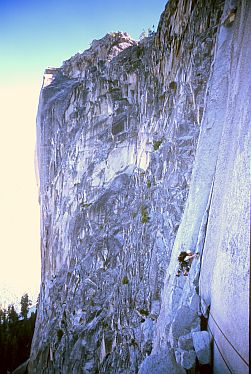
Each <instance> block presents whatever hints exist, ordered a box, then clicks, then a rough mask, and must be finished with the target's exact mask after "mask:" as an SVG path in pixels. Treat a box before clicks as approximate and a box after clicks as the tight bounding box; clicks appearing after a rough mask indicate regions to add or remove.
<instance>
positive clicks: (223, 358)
mask: <svg viewBox="0 0 251 374" xmlns="http://www.w3.org/2000/svg"><path fill="white" fill-rule="evenodd" d="M207 328H208V330H209V331H210V334H211V336H212V339H213V342H214V343H215V345H216V347H217V349H218V351H219V354H220V355H221V357H222V360H223V361H224V363H225V365H226V367H227V368H228V371H229V373H230V374H234V373H233V372H232V370H231V369H230V367H229V365H228V363H227V361H226V359H225V357H224V356H223V353H222V352H221V350H220V347H219V346H218V344H217V341H216V340H215V337H214V335H213V333H212V330H211V329H210V326H209V325H207Z"/></svg>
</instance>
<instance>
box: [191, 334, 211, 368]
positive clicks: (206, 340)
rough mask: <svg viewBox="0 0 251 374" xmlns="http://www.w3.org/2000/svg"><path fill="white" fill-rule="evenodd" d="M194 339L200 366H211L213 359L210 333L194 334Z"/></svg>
mask: <svg viewBox="0 0 251 374" xmlns="http://www.w3.org/2000/svg"><path fill="white" fill-rule="evenodd" d="M192 339H193V345H194V349H195V352H196V355H197V357H198V360H199V362H200V364H202V365H204V364H209V363H210V359H211V352H210V336H209V333H208V332H207V331H197V332H192Z"/></svg>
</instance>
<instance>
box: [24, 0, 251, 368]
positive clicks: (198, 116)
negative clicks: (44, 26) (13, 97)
mask: <svg viewBox="0 0 251 374" xmlns="http://www.w3.org/2000/svg"><path fill="white" fill-rule="evenodd" d="M244 5H245V6H246V8H247V9H248V10H249V7H248V5H247V4H246V3H245V2H244V1H243V2H242V3H241V4H239V6H238V8H237V10H238V11H237V13H236V11H235V7H234V8H233V6H232V5H231V4H230V3H229V4H228V3H227V4H226V5H225V11H224V13H223V16H222V10H223V9H222V7H223V4H222V3H221V4H218V2H214V1H209V2H207V4H205V2H204V1H202V0H201V1H200V0H198V1H196V2H192V1H189V0H179V1H172V0H171V1H169V2H168V4H167V6H166V9H165V11H164V12H163V14H162V15H161V18H160V23H159V27H158V31H157V33H156V34H155V35H154V36H152V37H149V38H145V39H143V40H142V41H141V42H135V41H133V40H132V39H131V38H130V36H129V35H128V34H126V33H111V34H107V35H106V36H105V37H104V38H103V39H101V40H96V41H94V42H93V43H92V45H91V47H90V49H89V50H87V51H85V52H84V53H82V54H77V55H75V56H73V57H72V58H71V59H69V60H68V61H66V62H64V64H63V66H62V67H61V68H49V69H47V70H46V72H45V77H44V84H43V88H42V91H41V95H40V104H39V110H38V121H37V154H38V164H39V174H40V205H41V251H42V284H41V291H40V302H39V311H38V317H37V323H36V330H35V336H34V339H33V345H32V352H31V358H30V364H29V372H30V373H97V372H99V373H116V374H117V373H124V374H125V373H136V372H138V371H139V372H141V373H150V372H152V371H153V370H155V371H156V372H158V373H162V372H163V373H165V372H167V371H171V372H173V373H175V372H177V373H183V372H184V368H185V369H190V368H192V367H193V366H194V364H195V360H196V351H195V348H194V344H193V333H194V331H197V335H196V336H198V338H197V340H196V341H198V342H199V343H198V344H197V343H196V344H197V345H198V346H199V347H200V345H199V344H201V345H202V343H200V340H199V337H200V335H198V334H199V331H200V318H199V314H200V308H199V306H200V303H201V302H202V304H203V306H209V305H210V303H212V300H214V304H215V305H217V303H218V302H219V295H217V292H218V291H215V290H217V287H214V286H213V285H214V284H216V283H217V275H212V273H211V272H210V269H212V270H215V269H216V266H215V264H216V263H217V262H216V261H215V258H216V256H219V258H220V256H223V255H224V253H225V252H227V251H228V250H230V249H229V248H230V247H228V245H227V244H226V245H225V244H224V245H223V244H220V241H217V243H215V242H214V240H216V237H217V235H220V236H221V238H223V236H224V227H225V226H224V225H225V224H226V222H225V221H224V220H225V218H224V217H225V213H226V212H228V213H226V214H227V216H229V215H230V213H231V210H232V209H229V208H227V209H226V208H224V207H223V205H224V201H225V200H223V199H221V198H220V191H217V190H216V189H217V188H218V189H220V186H221V185H222V184H223V182H224V185H226V186H227V178H229V175H230V174H231V173H232V172H233V173H234V175H232V177H233V178H234V183H233V184H230V185H229V186H232V187H229V189H227V188H226V190H225V191H226V194H227V195H226V197H225V198H226V199H227V200H226V201H228V200H229V199H230V198H231V194H232V193H236V196H239V198H238V201H239V204H238V205H239V206H238V208H237V207H233V208H236V209H237V210H236V211H237V213H236V217H238V220H239V222H240V225H241V224H242V222H243V224H244V223H245V225H247V217H244V216H243V210H244V207H245V206H246V205H245V204H247V200H245V199H246V188H247V182H246V174H245V172H246V171H245V170H246V169H245V165H244V164H245V162H247V161H245V160H246V158H245V157H246V155H247V132H248V128H247V123H248V122H247V118H250V113H249V112H248V111H247V110H245V108H247V106H246V103H247V102H246V101H245V100H246V99H245V100H244V102H243V103H242V105H241V98H242V97H241V96H239V101H240V103H239V104H238V105H240V106H239V108H240V113H242V117H241V118H242V120H241V121H240V122H238V121H237V120H235V119H234V120H233V121H232V122H231V126H228V124H229V125H230V122H229V121H228V119H227V118H228V116H230V117H231V118H232V119H233V118H234V113H236V115H237V112H234V107H233V106H232V109H231V110H232V111H233V112H231V110H230V109H229V108H230V106H231V105H232V102H233V100H234V97H235V95H237V97H238V93H239V84H240V82H242V80H243V79H244V78H243V77H244V76H245V74H246V70H245V69H244V68H242V65H241V61H242V57H243V54H244V50H243V52H240V54H239V55H238V57H237V60H238V61H239V62H236V61H235V60H231V59H230V58H231V56H230V55H231V53H230V50H229V48H230V49H231V50H234V49H235V48H236V51H239V49H238V48H240V46H241V45H243V47H244V45H247V48H249V49H248V51H249V52H245V53H246V54H244V55H245V56H246V57H245V58H246V59H247V58H248V57H247V56H248V53H250V46H248V41H247V40H246V42H244V41H243V39H242V36H241V35H243V33H244V31H243V30H242V29H241V27H240V26H238V25H240V24H241V18H240V17H241V15H240V14H243V17H244V18H245V22H248V18H247V17H248V16H247V15H245V14H248V12H246V13H243V12H245V9H246V8H245V6H244ZM231 7H232V8H231ZM233 9H234V11H233ZM239 9H241V11H239ZM247 9H246V10H247ZM231 12H232V13H231ZM241 12H242V13H241ZM235 15H236V17H237V19H239V21H238V22H239V23H237V22H236V20H235V19H234V18H235ZM244 15H245V16H244ZM221 16H222V18H221ZM223 17H225V18H224V20H223ZM238 17H239V18H238ZM220 20H221V21H220ZM223 21H224V22H225V23H226V25H227V26H222V27H221V28H225V29H226V30H223V31H220V34H218V37H217V38H218V44H217V45H218V47H217V52H216V54H215V55H214V52H215V41H216V35H217V30H218V25H219V23H220V22H222V23H223ZM232 23H234V25H232ZM245 24H246V26H245V27H248V23H245ZM233 27H235V28H234V29H233ZM243 27H244V26H243ZM233 30H236V31H235V33H237V34H238V30H240V31H239V32H240V34H238V35H239V36H238V38H239V39H238V40H240V45H236V44H235V42H234V36H233ZM223 34H224V35H225V34H226V35H227V36H226V40H227V41H226V40H225V39H224V38H225V36H224V35H223ZM244 40H245V38H244ZM241 43H243V44H241ZM245 43H246V44H245ZM222 51H223V52H222ZM224 51H225V52H224ZM220 53H223V55H224V59H223V60H224V61H222V65H221V62H220V58H221V57H219V54H220ZM224 53H225V54H224ZM235 55H236V54H235ZM217 56H218V57H217ZM225 56H228V57H227V61H225ZM213 58H214V59H215V61H214V64H212V61H213ZM243 58H244V57H243ZM229 59H230V60H229ZM227 62H228V65H227ZM232 62H233V63H234V64H235V65H236V64H237V65H238V64H239V65H238V69H237V71H238V75H237V76H234V73H233V71H231V75H230V77H229V76H228V72H229V66H230V65H231V63H232ZM235 65H234V66H235ZM237 65H236V66H237ZM244 65H245V63H244ZM246 65H247V63H246ZM246 65H245V66H246ZM212 66H213V67H212ZM232 69H233V66H232ZM243 69H244V70H243ZM210 74H211V75H210ZM243 74H244V75H243ZM209 76H211V78H210V80H209V82H208V79H209ZM231 77H233V79H232V78H231ZM228 79H229V81H230V82H231V83H230V85H228V83H225V81H228ZM231 79H232V80H231ZM218 80H220V82H222V84H221V83H220V84H219V83H218ZM238 82H239V83H238ZM249 83H250V82H249ZM249 83H248V81H247V82H246V84H245V90H246V91H248V90H249V89H250V84H249ZM224 84H227V87H225V86H224ZM207 85H208V87H209V91H208V94H207V95H206V87H207ZM231 85H232V86H233V87H234V88H233V90H231V87H232V86H231ZM222 87H225V89H222ZM216 92H218V94H217V95H218V96H216ZM230 92H231V95H232V96H231V95H230ZM232 92H233V93H232ZM213 93H215V94H214V95H215V96H214V97H213V99H212V95H213ZM246 94H247V93H246ZM226 97H229V99H226ZM205 98H206V101H205ZM243 99H244V97H243ZM205 103H206V104H205ZM205 105H206V111H205V113H204V109H205ZM217 105H218V106H217ZM203 113H204V118H203V122H202V124H203V125H202V127H201V121H202V116H203ZM227 113H228V115H227ZM239 116H240V114H239V115H238V118H239ZM223 117H224V119H223ZM221 118H222V121H221ZM236 121H237V122H238V124H237V123H234V122H236ZM220 126H221V128H219V127H220ZM223 128H224V129H225V130H224V131H225V133H226V134H227V135H226V136H223V134H224V131H223ZM230 130H231V131H230ZM235 132H236V136H235V135H233V134H234V133H235ZM199 133H200V137H199ZM237 134H238V136H237ZM198 137H199V143H198V148H197V142H198ZM236 137H237V139H239V141H236ZM225 139H226V140H225ZM227 139H228V140H227ZM207 142H208V147H207ZM231 142H232V143H231ZM230 144H231V149H233V151H232V153H231V154H232V157H231V162H230V161H229V166H228V168H227V170H229V172H228V174H227V175H226V174H224V170H220V165H221V168H222V167H223V165H224V157H226V154H227V150H228V145H229V146H230ZM224 155H225V156H224ZM238 155H239V156H238ZM236 157H237V158H236ZM195 158H196V160H195V163H194V159H195ZM219 160H222V161H219ZM217 165H218V171H217ZM238 165H239V166H238ZM207 168H208V172H207V171H206V170H207ZM233 170H234V171H233ZM192 171H193V177H192V181H191V174H192ZM239 172H240V175H241V176H243V182H242V183H240V185H241V186H242V187H241V191H242V192H241V193H238V191H237V185H238V179H239V174H238V173H239ZM217 173H218V174H217ZM223 179H224V180H223ZM213 181H214V182H213ZM217 186H218V187H217ZM234 191H235V192H234ZM188 193H189V197H188ZM187 198H188V200H187ZM219 200H220V201H221V203H219ZM186 202H187V204H186V209H185V203H186ZM221 204H222V207H221ZM233 204H234V202H233ZM213 206H215V210H213ZM230 206H231V205H230ZM184 209H185V212H184ZM218 209H220V210H221V213H218ZM218 214H219V217H218V218H217V220H219V222H222V224H221V225H223V226H224V227H223V226H222V228H221V229H220V231H217V230H218V229H217V227H218V226H219V225H220V223H219V222H218V224H217V227H216V226H215V221H214V215H218ZM210 222H211V223H210ZM223 223H224V224H223ZM210 225H212V229H211V228H210V227H211V226H210ZM230 225H231V224H230ZM245 225H244V226H243V229H242V231H241V233H242V234H240V237H239V239H238V240H237V236H238V234H237V233H238V227H239V226H238V225H236V228H235V231H232V230H231V229H230V228H229V230H228V235H227V237H228V239H227V240H230V241H231V240H232V239H233V241H231V242H233V243H236V247H235V248H236V250H235V253H236V258H235V257H233V258H235V260H236V261H237V262H238V261H239V257H238V254H237V253H238V251H237V248H238V246H239V245H240V246H241V245H242V244H243V243H245V240H246V242H247V236H246V226H245ZM209 228H210V232H209V231H208V230H209ZM213 230H216V233H215V232H214V231H213ZM232 233H233V235H232ZM210 235H211V236H212V237H213V238H214V239H212V240H211V239H209V238H210ZM242 236H243V238H244V237H245V240H244V239H243V241H242V239H241V237H242ZM231 238H232V239H231ZM222 240H223V239H222ZM236 240H237V241H236ZM222 243H223V242H222ZM224 243H227V242H226V241H225V239H224ZM212 245H213V248H214V250H215V251H216V252H213V253H212V249H211V247H212ZM221 245H222V246H225V247H224V248H225V249H224V251H225V252H224V251H222V248H221ZM182 246H184V249H194V248H195V247H196V246H197V250H198V251H199V252H201V256H200V260H194V264H195V265H194V266H193V267H192V269H191V271H190V274H189V277H188V279H184V278H183V277H181V278H179V279H177V278H176V277H175V268H176V265H177V262H176V257H177V254H178V251H179V250H180V248H181V247H182ZM217 248H218V249H217ZM231 248H232V246H231ZM203 249H204V251H203V254H202V250H203ZM231 250H232V249H231ZM231 250H230V251H231ZM233 250H234V249H233ZM245 250H246V246H245V245H243V248H242V251H243V252H242V253H243V254H244V253H245ZM207 258H212V259H211V260H210V264H211V265H210V269H209V268H208V267H207ZM231 258H232V257H229V261H230V262H231V261H232V260H231ZM204 259H206V260H204ZM201 260H202V268H201V273H200V263H201ZM238 263H239V264H241V262H240V261H239V262H238ZM238 266H239V265H238ZM219 269H220V268H219ZM231 269H232V270H231V271H233V272H234V271H235V270H234V265H233V268H231ZM214 274H217V273H214ZM218 274H219V275H218V276H220V274H222V273H221V271H220V270H218ZM224 274H226V272H224ZM227 274H230V273H229V272H228V273H227ZM245 274H246V270H245ZM199 275H200V279H201V283H200V287H199ZM245 276H246V275H245ZM225 279H226V278H225ZM243 279H244V278H243ZM202 280H203V281H202ZM202 282H203V285H206V286H205V287H204V288H203V286H202ZM217 284H218V283H217ZM233 284H234V283H233ZM220 289H221V286H219V287H218V290H220ZM198 294H200V296H201V297H200V296H199V295H198ZM245 295H246V290H245V289H244V291H243V297H245ZM230 296H231V293H229V294H228V299H226V302H225V304H224V305H226V309H227V308H229V304H228V301H229V300H230ZM217 298H218V299H217ZM217 300H218V301H217ZM227 300H228V301H227ZM212 305H213V304H212ZM204 309H206V308H204ZM244 309H245V308H244ZM211 310H212V309H211ZM217 311H218V312H219V313H220V308H219V306H217ZM217 311H216V312H215V313H214V314H215V316H216V317H217V316H218V312H217ZM204 313H205V314H206V311H205V310H204ZM184 316H185V318H184ZM221 318H223V317H221ZM223 319H224V318H223ZM220 322H222V321H220ZM243 326H244V324H243ZM212 330H213V328H212ZM229 333H232V331H230V330H229ZM202 335H203V334H202ZM203 336H204V335H203ZM203 344H204V343H203ZM197 345H196V347H197ZM204 346H205V344H204V345H203V352H202V348H201V350H199V348H198V349H197V350H198V352H200V356H202V355H203V357H208V355H209V353H208V352H207V351H206V349H207V347H204ZM201 352H202V353H201ZM147 356H148V357H147ZM146 357H147V359H146V360H145V361H144V359H145V358H146ZM203 359H204V358H203ZM143 361H144V362H143ZM142 362H143V363H142ZM141 364H142V365H141ZM140 365H141V367H140ZM182 366H183V367H182Z"/></svg>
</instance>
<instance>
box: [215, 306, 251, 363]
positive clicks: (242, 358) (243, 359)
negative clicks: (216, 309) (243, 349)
mask: <svg viewBox="0 0 251 374" xmlns="http://www.w3.org/2000/svg"><path fill="white" fill-rule="evenodd" d="M209 314H210V316H211V317H212V320H213V321H214V323H215V325H216V326H217V328H218V329H219V330H220V332H221V333H222V335H223V336H224V338H225V339H226V341H227V342H228V343H229V344H230V345H231V347H232V348H233V350H234V351H235V352H236V353H237V355H238V356H239V357H240V358H241V360H242V361H243V362H244V363H245V364H246V365H247V366H248V367H249V363H248V362H247V361H246V360H245V358H244V357H242V355H241V354H240V353H239V352H238V351H237V349H236V348H235V347H234V346H233V344H232V343H231V342H230V340H229V339H228V338H227V336H226V335H225V334H224V332H223V331H222V329H221V328H220V326H219V325H218V323H217V322H216V321H215V318H214V317H213V315H212V313H211V312H210V311H209Z"/></svg>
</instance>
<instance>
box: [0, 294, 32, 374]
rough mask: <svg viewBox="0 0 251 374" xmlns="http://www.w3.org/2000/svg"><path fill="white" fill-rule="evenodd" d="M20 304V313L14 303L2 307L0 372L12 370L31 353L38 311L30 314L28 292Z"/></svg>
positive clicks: (0, 319) (0, 313)
mask: <svg viewBox="0 0 251 374" xmlns="http://www.w3.org/2000/svg"><path fill="white" fill-rule="evenodd" d="M20 304H21V308H20V313H17V311H16V310H15V307H14V305H13V304H12V305H9V306H8V308H7V309H4V308H0V357H1V359H0V374H6V373H8V372H11V371H12V370H14V369H15V368H16V367H17V366H19V365H20V364H21V363H23V362H24V361H26V360H27V359H28V358H29V355H30V347H31V341H32V337H33V333H34V328H35V321H36V312H33V313H31V314H30V316H29V308H30V305H31V301H30V300H29V296H28V294H27V293H26V294H24V295H23V296H22V298H21V302H20Z"/></svg>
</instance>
